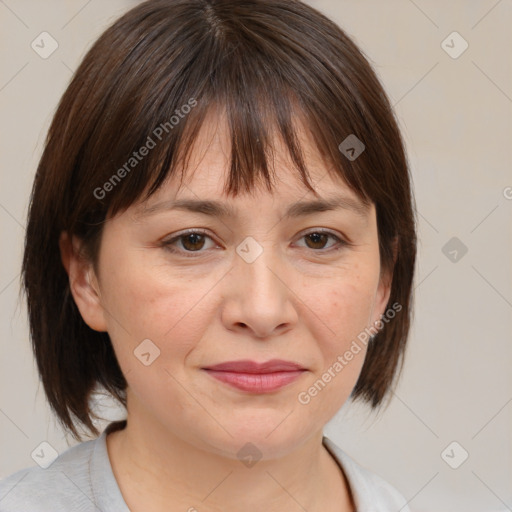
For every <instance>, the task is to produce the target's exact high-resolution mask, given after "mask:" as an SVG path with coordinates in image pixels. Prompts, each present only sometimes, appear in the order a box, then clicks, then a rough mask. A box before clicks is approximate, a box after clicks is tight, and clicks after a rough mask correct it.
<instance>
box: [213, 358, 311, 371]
mask: <svg viewBox="0 0 512 512" xmlns="http://www.w3.org/2000/svg"><path fill="white" fill-rule="evenodd" d="M204 369H205V370H216V371H220V372H234V373H274V372H293V371H298V370H304V369H305V368H303V367H302V366H301V365H300V364H298V363H294V362H292V361H284V360H283V359H272V360H270V361H265V362H263V363H257V362H256V361H251V360H248V359H245V360H241V361H226V362H225V363H220V364H216V365H214V366H208V367H205V368H204Z"/></svg>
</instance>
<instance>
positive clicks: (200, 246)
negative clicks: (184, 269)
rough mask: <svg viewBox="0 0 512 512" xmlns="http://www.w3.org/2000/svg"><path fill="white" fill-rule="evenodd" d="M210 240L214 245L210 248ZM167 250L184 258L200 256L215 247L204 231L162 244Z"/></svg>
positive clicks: (174, 238)
mask: <svg viewBox="0 0 512 512" xmlns="http://www.w3.org/2000/svg"><path fill="white" fill-rule="evenodd" d="M208 240H210V241H211V242H212V245H211V246H210V247H208V245H207V241H208ZM161 245H162V247H164V248H165V250H167V251H169V252H172V253H176V254H180V255H182V256H195V255H196V254H194V253H197V256H200V255H201V254H202V253H205V252H207V249H209V248H212V247H213V246H215V244H214V243H213V240H212V238H211V237H210V236H208V235H207V234H206V233H203V232H202V231H189V232H187V233H182V234H181V235H178V236H175V237H173V238H171V239H169V240H164V241H162V242H161Z"/></svg>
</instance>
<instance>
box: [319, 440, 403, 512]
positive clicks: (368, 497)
mask: <svg viewBox="0 0 512 512" xmlns="http://www.w3.org/2000/svg"><path fill="white" fill-rule="evenodd" d="M323 443H324V445H325V446H326V448H327V449H328V450H329V452H330V453H331V454H332V455H333V456H334V458H335V459H336V460H337V462H338V464H340V465H341V467H342V469H343V472H344V473H345V475H346V477H347V480H348V482H349V485H350V488H351V490H352V494H353V495H354V500H355V504H356V508H357V511H358V512H392V511H393V512H396V510H400V511H401V512H410V509H409V507H408V506H407V500H406V499H405V498H404V496H402V494H401V493H400V492H398V490H397V489H395V487H393V486H392V485H391V484H390V483H389V482H387V481H386V480H384V478H382V477H381V476H380V475H378V474H377V473H374V472H373V471H370V470H369V469H367V468H365V467H363V466H361V465H360V464H358V463H357V462H356V461H355V460H354V459H352V458H351V457H350V456H349V455H348V454H347V453H345V452H344V451H343V450H342V449H341V448H340V447H339V446H337V445H336V444H335V443H334V442H333V441H331V440H330V439H329V438H327V437H325V436H324V438H323Z"/></svg>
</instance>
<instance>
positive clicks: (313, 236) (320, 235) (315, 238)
mask: <svg viewBox="0 0 512 512" xmlns="http://www.w3.org/2000/svg"><path fill="white" fill-rule="evenodd" d="M329 238H331V239H333V240H334V241H335V242H337V243H334V244H333V245H331V246H328V247H326V243H327V242H328V240H329ZM301 239H304V240H305V241H306V247H307V248H308V249H314V250H315V251H316V252H319V251H322V250H330V249H332V248H333V247H336V245H338V247H337V248H335V249H334V250H338V249H342V248H343V247H344V246H347V245H349V243H348V242H346V241H345V240H342V239H341V238H340V237H338V236H337V235H335V234H333V233H331V232H330V231H325V230H318V229H317V230H315V231H310V232H309V233H306V234H305V235H302V237H301Z"/></svg>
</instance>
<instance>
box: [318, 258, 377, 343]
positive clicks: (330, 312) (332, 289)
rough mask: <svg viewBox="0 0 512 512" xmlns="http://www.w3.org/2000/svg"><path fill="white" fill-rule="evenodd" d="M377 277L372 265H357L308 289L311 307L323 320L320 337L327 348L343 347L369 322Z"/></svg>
mask: <svg viewBox="0 0 512 512" xmlns="http://www.w3.org/2000/svg"><path fill="white" fill-rule="evenodd" d="M377 281H378V276H377V273H376V272H375V269H374V268H372V267H363V266H362V265H359V266H357V267H355V268H354V269H351V270H350V272H343V273H340V274H339V275H338V277H336V278H333V279H331V280H329V282H328V283H325V282H322V283H320V284H319V285H318V286H317V287H316V288H315V289H313V290H312V291H311V292H312V295H310V301H311V304H312V306H313V311H314V312H315V313H317V312H318V313H317V314H318V318H319V319H320V320H321V321H322V322H321V323H323V324H324V328H323V329H322V330H321V332H323V333H324V335H323V336H320V338H319V339H324V341H325V343H326V345H327V348H328V350H329V351H332V350H342V349H344V346H345V345H347V344H348V345H350V341H351V340H353V339H354V338H356V337H357V336H358V335H359V334H360V333H361V332H362V331H363V330H364V329H365V328H366V327H368V326H369V321H370V319H371V312H372V307H373V304H374V298H375V291H376V289H377ZM310 290H311V288H310ZM317 334H320V332H318V333H317ZM326 334H327V335H326Z"/></svg>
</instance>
